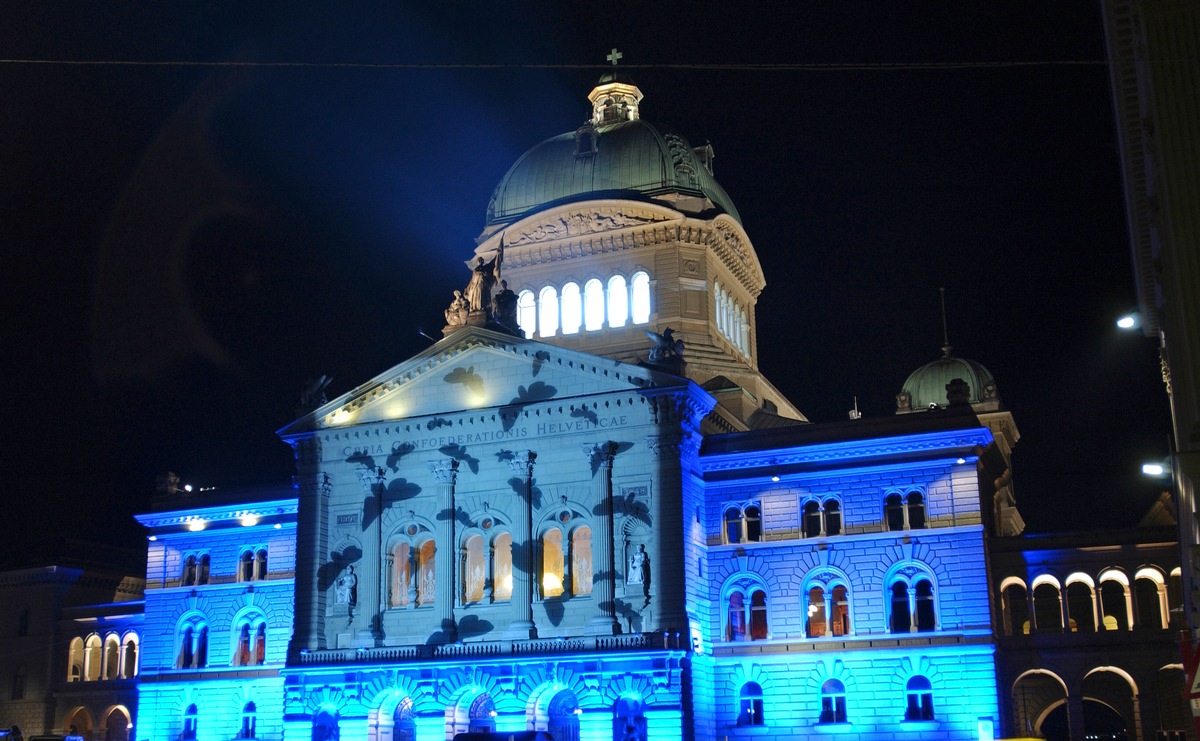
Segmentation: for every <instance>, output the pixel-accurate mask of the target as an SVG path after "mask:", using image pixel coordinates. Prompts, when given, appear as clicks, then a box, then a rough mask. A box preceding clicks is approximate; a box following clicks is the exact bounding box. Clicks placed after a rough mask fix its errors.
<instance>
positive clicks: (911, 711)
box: [904, 674, 933, 720]
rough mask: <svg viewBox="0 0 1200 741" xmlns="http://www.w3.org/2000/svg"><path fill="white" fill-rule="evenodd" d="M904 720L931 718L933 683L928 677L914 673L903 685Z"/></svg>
mask: <svg viewBox="0 0 1200 741" xmlns="http://www.w3.org/2000/svg"><path fill="white" fill-rule="evenodd" d="M905 700H906V704H905V709H904V719H905V720H933V685H932V684H930V682H929V678H928V677H923V676H921V675H920V674H917V675H914V676H913V677H912V678H910V679H909V680H908V684H907V685H906V686H905Z"/></svg>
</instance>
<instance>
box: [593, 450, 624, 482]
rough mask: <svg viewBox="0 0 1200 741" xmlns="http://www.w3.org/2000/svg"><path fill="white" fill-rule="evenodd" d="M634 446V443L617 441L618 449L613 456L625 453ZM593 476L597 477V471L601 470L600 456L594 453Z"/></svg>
mask: <svg viewBox="0 0 1200 741" xmlns="http://www.w3.org/2000/svg"><path fill="white" fill-rule="evenodd" d="M632 447H633V443H617V449H616V450H615V451H613V457H614V458H615V457H616V456H618V455H620V454H621V453H624V452H625V451H626V450H629V449H630V448H632ZM591 458H592V478H595V477H596V472H597V471H599V470H600V456H598V455H593V456H592V457H591Z"/></svg>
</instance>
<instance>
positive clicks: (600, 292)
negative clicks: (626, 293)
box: [583, 278, 604, 332]
mask: <svg viewBox="0 0 1200 741" xmlns="http://www.w3.org/2000/svg"><path fill="white" fill-rule="evenodd" d="M603 326H604V284H603V283H601V282H600V281H599V280H598V279H596V278H592V279H591V280H589V281H588V282H587V283H584V284H583V328H584V329H585V330H587V331H589V332H594V331H595V330H597V329H600V328H601V327H603Z"/></svg>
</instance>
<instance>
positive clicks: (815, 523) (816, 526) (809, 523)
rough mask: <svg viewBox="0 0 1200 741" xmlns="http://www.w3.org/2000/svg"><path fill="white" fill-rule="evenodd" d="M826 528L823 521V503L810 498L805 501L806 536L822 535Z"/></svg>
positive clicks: (815, 536)
mask: <svg viewBox="0 0 1200 741" xmlns="http://www.w3.org/2000/svg"><path fill="white" fill-rule="evenodd" d="M824 530H825V528H824V527H823V523H822V522H821V503H820V502H818V501H817V500H815V499H810V500H808V501H807V502H805V503H804V537H806V538H817V537H820V535H821V533H823V532H824Z"/></svg>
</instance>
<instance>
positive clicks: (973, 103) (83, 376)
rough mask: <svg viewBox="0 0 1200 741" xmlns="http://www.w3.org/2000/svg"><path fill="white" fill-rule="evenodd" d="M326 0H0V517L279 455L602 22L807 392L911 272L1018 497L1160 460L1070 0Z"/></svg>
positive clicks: (789, 376)
mask: <svg viewBox="0 0 1200 741" xmlns="http://www.w3.org/2000/svg"><path fill="white" fill-rule="evenodd" d="M326 5H327V4H324V3H321V4H318V3H307V2H302V3H296V2H292V3H286V4H283V3H280V4H272V3H265V2H263V3H258V2H256V3H228V4H217V3H204V4H199V3H180V4H175V3H170V4H166V3H77V2H70V3H67V2H44V1H41V2H13V3H6V5H5V7H4V9H3V11H0V49H3V52H0V55H3V56H4V57H6V58H7V59H6V61H3V62H0V173H2V177H0V254H2V255H3V264H2V266H0V276H2V277H3V286H4V288H3V292H4V298H5V301H4V305H5V306H7V308H6V309H5V310H4V316H5V321H4V330H5V332H4V337H5V342H4V353H3V357H4V370H3V379H4V381H5V385H6V386H7V389H8V392H9V394H10V399H9V409H10V412H9V413H8V415H7V419H6V424H5V425H4V435H5V441H4V476H3V479H2V484H0V486H2V487H3V488H2V492H3V497H4V502H5V511H4V514H3V515H2V516H0V517H2V520H0V521H3V522H4V523H5V531H6V532H7V533H8V535H7V536H6V542H5V545H4V550H5V551H8V552H14V551H18V550H20V552H23V553H29V552H30V551H29V546H30V545H33V544H39V543H41V544H45V543H55V542H58V541H60V540H62V539H63V538H77V539H82V540H91V541H100V542H107V543H117V544H127V545H132V546H135V547H140V546H141V545H142V543H143V540H142V538H143V536H142V534H141V532H140V529H139V527H138V526H137V525H136V523H134V522H133V520H132V518H131V515H132V514H133V513H134V512H138V511H143V510H145V509H146V508H147V507H148V504H149V500H150V496H151V493H152V489H153V483H154V477H155V475H156V474H157V473H158V472H160V471H164V470H173V471H176V472H177V473H179V474H180V475H181V476H182V477H183V479H184V480H185V481H189V482H192V483H194V484H196V485H198V486H199V485H220V486H230V485H238V484H248V483H259V482H270V481H275V482H280V481H287V480H288V476H289V475H290V472H291V465H292V462H291V453H290V449H289V448H288V447H287V446H285V445H284V444H283V443H282V442H280V441H279V440H278V438H276V437H275V435H274V430H276V429H278V428H280V427H282V426H283V425H285V424H286V423H288V422H289V421H291V419H292V417H293V411H294V406H295V404H296V402H297V400H298V397H299V393H300V390H301V388H302V387H303V386H304V384H305V381H306V380H307V379H310V378H313V377H316V376H318V375H320V374H328V375H330V376H331V377H332V378H333V383H332V385H331V387H330V388H329V394H330V398H333V397H335V396H337V395H340V394H341V393H344V392H345V391H347V390H349V389H351V388H353V387H354V386H356V385H357V384H359V383H361V382H363V381H365V380H367V379H369V378H371V377H372V376H374V375H376V374H377V373H379V372H381V371H383V370H385V369H387V368H389V367H391V366H392V365H394V364H396V363H398V362H400V361H402V360H404V359H405V358H407V357H409V356H410V355H412V354H414V353H416V352H419V351H420V350H422V349H423V348H425V347H426V346H428V340H426V339H424V338H423V337H421V336H420V335H419V334H418V329H419V328H423V329H424V331H425V332H427V333H429V334H431V335H434V336H438V335H439V330H440V328H441V324H442V322H441V312H442V309H443V308H444V307H445V305H446V304H447V303H448V301H449V299H450V292H451V290H452V289H454V288H461V287H462V286H463V285H465V283H466V281H467V278H468V277H469V274H468V272H467V270H466V268H465V267H464V265H463V261H464V260H465V259H467V258H468V257H469V256H470V254H471V251H472V250H473V248H474V238H475V237H476V236H478V234H479V233H480V231H481V230H482V227H483V217H484V210H485V208H486V206H487V202H488V198H489V196H490V194H491V191H492V189H493V188H494V187H495V185H496V183H497V182H498V181H499V180H500V178H501V177H502V176H503V175H504V173H505V171H506V170H507V169H508V167H509V166H510V165H511V164H512V163H513V162H514V161H515V160H516V159H517V157H519V156H520V155H521V154H522V153H523V152H524V151H525V150H526V149H528V148H530V147H532V146H533V145H534V144H536V143H537V142H539V141H541V140H542V139H545V138H548V137H551V136H554V135H556V134H559V133H562V132H564V131H569V130H573V129H574V128H575V127H577V126H578V125H579V124H581V123H582V122H583V121H584V120H585V118H586V117H587V115H588V113H589V110H590V109H589V104H588V102H587V100H586V95H587V93H588V92H589V90H590V89H591V87H592V86H593V85H594V83H595V80H596V79H597V78H598V76H599V75H600V74H601V73H602V72H603V65H604V64H605V61H604V57H605V54H607V53H608V50H609V49H610V48H611V47H613V46H616V47H619V48H620V49H621V50H622V52H623V53H624V55H625V56H624V59H623V60H622V63H623V64H627V66H628V68H627V70H626V72H627V73H628V74H630V75H632V76H633V78H634V79H635V80H636V81H637V82H638V84H639V86H640V87H641V89H642V91H643V92H644V93H645V96H646V97H645V100H644V101H643V104H642V114H643V116H644V117H645V118H646V119H647V120H649V121H651V122H654V123H659V124H662V125H665V126H669V127H671V128H674V129H676V130H678V131H680V132H681V133H683V134H684V135H685V136H687V137H688V138H689V140H690V141H691V143H692V144H693V145H694V146H698V145H700V144H703V143H705V142H711V143H712V145H713V147H714V149H715V152H716V159H715V163H714V167H715V172H716V176H717V179H718V181H719V182H720V183H721V184H722V185H723V186H724V187H725V189H726V191H728V193H729V194H730V196H731V197H732V199H733V201H734V203H736V204H737V207H738V209H739V210H740V212H741V215H742V220H743V223H744V225H745V227H746V230H747V231H748V233H749V235H750V238H751V240H752V241H753V244H754V247H755V249H756V250H757V252H758V255H759V258H760V260H761V261H762V265H763V270H764V272H765V274H766V278H767V287H766V289H765V291H764V292H763V294H762V296H761V297H760V300H759V303H758V306H757V317H758V330H759V333H758V346H759V354H760V366H761V368H762V369H763V371H764V372H765V373H766V374H767V376H768V377H769V378H770V379H771V380H772V381H773V382H774V383H775V384H776V385H777V386H778V387H779V388H780V389H781V390H782V391H783V392H784V393H785V394H787V395H788V396H789V397H790V398H791V399H792V401H793V402H794V403H795V404H796V405H797V406H798V407H799V408H800V409H801V410H802V411H804V413H805V414H806V415H807V416H808V417H809V418H810V419H811V420H813V421H816V422H820V421H832V420H840V419H844V418H845V415H846V412H847V410H848V409H850V408H851V406H852V404H853V400H854V397H855V396H857V398H858V404H859V407H860V409H862V411H863V412H864V414H865V415H866V416H880V415H885V414H890V413H892V412H893V411H894V409H895V401H894V395H895V393H896V392H897V391H899V390H900V387H901V384H902V383H903V382H904V379H905V378H906V377H907V375H908V374H909V373H910V372H911V371H912V370H914V369H916V368H917V367H919V366H920V365H922V364H923V363H925V362H928V361H930V360H932V359H934V358H935V357H937V356H938V354H939V348H940V346H941V341H942V326H941V319H940V313H939V304H938V288H939V287H942V286H944V287H945V289H946V300H947V309H948V324H949V334H950V341H951V344H952V345H953V346H954V348H955V353H956V354H958V355H961V356H963V357H969V358H972V359H975V360H978V361H980V362H982V363H983V364H984V365H986V366H987V367H988V368H989V369H991V371H992V372H993V374H994V375H995V376H996V379H997V384H998V387H999V390H1000V394H1001V397H1002V398H1003V400H1004V402H1005V404H1006V406H1007V407H1008V408H1009V409H1010V410H1011V411H1012V412H1013V414H1014V415H1015V418H1016V422H1017V425H1018V427H1019V429H1020V431H1021V434H1022V440H1021V442H1020V444H1019V445H1018V446H1017V448H1016V452H1015V455H1014V474H1015V492H1016V496H1017V500H1018V505H1019V507H1020V509H1021V511H1022V513H1023V514H1024V516H1025V519H1026V521H1027V522H1028V525H1029V530H1030V531H1031V532H1038V531H1047V530H1054V529H1082V528H1095V527H1115V526H1122V525H1128V524H1132V523H1134V522H1136V520H1137V519H1138V518H1140V516H1141V514H1142V513H1143V511H1144V510H1145V509H1146V508H1147V507H1148V506H1149V504H1150V503H1151V502H1152V501H1153V500H1154V498H1155V496H1156V495H1157V493H1158V492H1159V491H1160V490H1161V489H1162V485H1161V484H1156V483H1154V482H1149V481H1147V480H1145V479H1144V478H1142V477H1141V475H1140V474H1139V472H1138V465H1139V463H1140V462H1141V461H1142V460H1143V459H1148V458H1162V457H1164V456H1165V455H1166V453H1167V442H1166V440H1167V434H1168V422H1169V417H1168V412H1167V404H1166V395H1165V392H1164V389H1163V385H1162V382H1161V379H1160V374H1159V369H1158V361H1157V353H1156V349H1155V344H1154V342H1153V340H1150V339H1147V338H1145V337H1142V336H1141V335H1139V334H1125V335H1121V334H1118V333H1117V332H1116V330H1115V328H1114V325H1113V322H1114V319H1115V318H1116V316H1117V315H1119V314H1120V313H1123V312H1124V311H1126V310H1127V309H1129V308H1131V307H1133V306H1134V304H1135V298H1134V289H1133V281H1132V278H1131V268H1130V256H1129V246H1128V237H1127V232H1126V225H1125V216H1124V206H1123V201H1122V196H1121V182H1120V173H1119V163H1118V153H1117V143H1116V135H1115V133H1114V129H1113V121H1112V103H1111V97H1110V93H1109V88H1108V76H1107V68H1106V67H1105V65H1104V64H1103V59H1104V36H1103V29H1102V26H1101V22H1100V17H1099V3H1096V2H1055V3H1046V2H1033V3H1029V4H1028V5H1027V6H1022V5H1021V4H1019V3H996V4H986V5H981V4H977V3H970V4H968V3H940V4H935V3H920V4H911V3H890V2H887V3H884V2H879V3H866V2H863V3H815V4H813V3H806V4H802V5H801V6H800V7H799V8H797V7H793V4H791V3H786V4H785V3H781V4H778V5H757V6H755V7H756V8H758V10H757V11H756V12H754V13H751V14H748V15H741V14H738V13H735V12H734V9H735V8H737V7H739V6H738V4H736V3H728V2H725V3H708V4H705V3H687V4H680V5H678V6H669V4H666V3H638V4H630V5H624V4H620V3H617V4H611V3H609V4H605V3H588V4H578V5H580V6H581V7H579V8H574V9H567V8H564V7H558V6H560V5H566V4H564V3H556V4H547V5H545V6H534V5H530V4H522V3H448V4H441V8H440V9H439V10H437V11H425V10H412V9H403V8H395V7H393V8H391V9H389V10H386V11H383V10H380V11H372V12H366V11H363V10H359V11H356V12H355V13H349V12H347V13H345V14H336V13H335V12H334V11H333V10H332V9H330V8H327V7H325V6H326ZM430 5H432V4H430ZM585 5H586V7H584V6H585ZM45 62H57V63H54V64H51V63H45ZM65 62H83V63H81V64H65ZM112 62H138V63H144V64H125V63H122V64H113V63H112ZM192 62H203V63H206V64H204V65H198V64H189V63H192ZM285 62H286V63H300V65H299V66H284V65H280V64H278V63H285Z"/></svg>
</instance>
